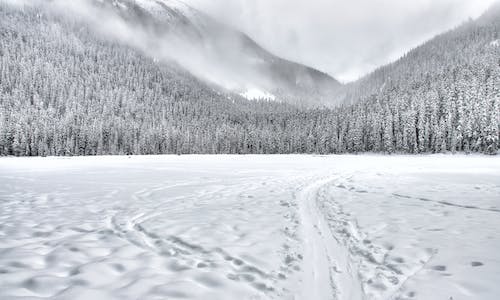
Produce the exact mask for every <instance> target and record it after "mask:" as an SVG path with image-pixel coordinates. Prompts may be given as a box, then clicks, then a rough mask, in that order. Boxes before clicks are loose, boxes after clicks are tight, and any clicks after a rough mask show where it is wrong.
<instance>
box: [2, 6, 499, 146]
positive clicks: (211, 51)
mask: <svg viewBox="0 0 500 300" xmlns="http://www.w3.org/2000/svg"><path fill="white" fill-rule="evenodd" d="M0 15H1V18H0V36H1V39H0V97H1V106H0V155H96V154H162V153H345V152H366V151H373V152H390V153H392V152H404V153H428V152H447V151H452V152H455V151H465V152H471V151H474V152H487V153H496V152H497V149H498V143H499V125H498V124H499V101H500V100H499V94H500V93H499V87H498V82H500V75H499V73H500V71H499V61H500V51H499V48H498V39H499V33H498V32H499V27H500V26H499V21H498V20H499V19H500V17H499V16H500V15H499V9H498V5H496V6H494V7H492V8H491V9H490V10H489V11H488V12H487V13H485V14H484V15H483V16H482V17H481V18H479V19H478V20H476V21H471V22H468V23H465V24H463V25H462V26H460V27H458V28H456V29H454V30H451V31H449V32H447V33H444V34H442V35H440V36H438V37H436V38H434V39H433V40H431V41H429V42H427V43H425V44H423V45H422V46H420V47H418V48H416V49H414V50H412V51H410V52H409V53H408V54H407V55H406V56H405V57H403V58H401V59H400V60H398V61H397V62H395V63H393V64H390V65H388V66H384V67H382V68H380V69H378V70H377V71H375V72H373V73H372V74H369V75H367V76H366V77H364V78H362V79H360V80H359V81H356V82H354V83H351V84H348V85H341V84H339V83H338V82H337V81H336V80H335V79H333V78H331V77H330V76H328V75H327V74H324V73H321V72H319V71H317V70H314V69H312V68H309V67H307V66H303V65H300V64H296V63H293V62H290V61H287V60H284V59H281V58H279V57H277V56H275V55H273V54H271V53H269V52H268V51H266V50H265V49H263V48H262V47H260V46H259V45H258V44H257V43H255V42H254V41H253V40H251V39H250V38H249V37H248V36H246V35H245V34H243V33H241V32H239V31H237V30H233V29H232V28H229V27H228V26H226V25H223V24H220V23H219V22H217V21H216V20H214V19H212V18H210V17H208V16H206V15H205V14H203V13H201V12H199V11H197V10H195V9H193V8H191V7H189V6H187V5H185V4H184V3H183V2H180V1H176V0H168V1H166V0H164V1H155V0H140V1H133V0H75V1H62V0H52V1H49V0H46V1H45V0H33V1H24V2H20V1H13V0H2V1H0ZM245 98H252V99H255V101H248V100H247V99H245ZM259 98H261V99H260V100H259ZM270 100H274V101H270ZM325 106H326V107H328V108H326V107H325ZM321 107H322V108H321Z"/></svg>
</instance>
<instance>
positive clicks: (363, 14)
mask: <svg viewBox="0 0 500 300" xmlns="http://www.w3.org/2000/svg"><path fill="white" fill-rule="evenodd" d="M185 1H186V2H187V3H189V4H191V5H193V6H195V7H197V8H200V9H202V10H204V11H206V12H207V13H209V14H211V15H213V16H214V17H216V18H217V19H219V20H221V21H223V22H225V23H228V24H230V25H233V26H236V27H237V28H239V29H240V30H243V31H244V32H246V33H248V34H249V35H250V36H252V37H253V38H254V39H256V40H257V41H258V42H259V43H260V44H262V45H263V46H265V47H266V48H268V49H269V50H271V51H273V52H274V53H276V54H278V55H280V56H283V57H285V58H289V59H292V60H295V61H298V62H301V63H305V64H308V65H311V66H313V67H316V68H318V69H320V70H322V71H326V72H328V73H329V74H331V75H333V76H335V77H336V78H337V79H339V80H341V81H344V82H345V81H351V80H355V79H357V78H358V77H360V76H362V75H364V74H366V73H368V72H370V71H372V70H373V69H375V68H376V67H378V66H381V65H384V64H386V63H388V62H390V61H392V60H395V59H397V58H398V57H400V56H402V55H403V54H404V53H405V52H407V51H408V50H409V49H411V48H412V47H415V46H417V45H419V44H420V43H422V42H423V41H425V40H427V39H429V38H431V37H432V36H434V35H436V34H438V33H440V32H442V31H445V30H447V29H450V28H452V27H454V26H456V25H458V24H460V23H461V22H463V21H464V20H466V19H467V18H469V17H473V18H474V17H477V16H479V15H480V14H481V13H482V12H484V11H485V10H486V9H487V8H488V6H490V5H491V4H492V3H493V2H495V0H412V1H409V0H349V1H347V0H185Z"/></svg>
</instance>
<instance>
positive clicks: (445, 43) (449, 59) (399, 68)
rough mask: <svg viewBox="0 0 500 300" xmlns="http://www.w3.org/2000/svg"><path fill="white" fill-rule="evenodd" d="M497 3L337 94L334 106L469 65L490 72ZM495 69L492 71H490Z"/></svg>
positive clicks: (437, 77) (499, 19)
mask: <svg viewBox="0 0 500 300" xmlns="http://www.w3.org/2000/svg"><path fill="white" fill-rule="evenodd" d="M499 22H500V1H497V2H495V4H494V5H493V6H491V7H490V8H489V9H488V10H487V11H486V12H485V13H484V14H483V15H482V16H481V17H480V18H478V19H477V20H469V21H467V22H465V23H463V24H462V25H460V26H458V27H457V28H455V29H452V30H449V31H447V32H444V33H442V34H440V35H438V36H436V37H435V38H433V39H431V40H429V41H427V42H425V43H423V44H422V45H420V46H418V47H416V48H415V49H412V50H410V51H409V52H408V53H406V54H405V55H404V56H403V57H401V58H400V59H398V60H397V61H395V62H393V63H389V64H387V65H385V66H382V67H380V68H378V69H377V70H375V71H374V72H372V73H370V74H368V75H366V76H364V77H362V78H361V79H359V80H357V81H355V82H352V83H349V84H346V85H344V86H342V87H341V88H339V89H337V90H336V95H335V100H336V101H334V102H338V103H356V102H358V101H360V100H363V99H367V98H369V97H371V96H374V95H381V94H383V93H387V92H388V91H390V90H391V89H394V88H395V87H399V88H403V87H405V88H408V89H410V88H411V87H408V85H409V84H410V83H414V82H420V83H423V82H426V81H435V80H437V81H442V80H443V79H445V78H446V77H447V75H449V73H450V72H451V70H456V71H457V72H461V71H463V70H460V69H464V68H465V69H467V68H469V67H470V66H471V65H477V66H478V67H480V68H487V69H490V68H493V67H494V66H495V63H496V61H497V59H498V47H496V46H495V45H496V43H497V41H498V39H499V36H498V34H499V33H498V27H499ZM493 69H495V68H493Z"/></svg>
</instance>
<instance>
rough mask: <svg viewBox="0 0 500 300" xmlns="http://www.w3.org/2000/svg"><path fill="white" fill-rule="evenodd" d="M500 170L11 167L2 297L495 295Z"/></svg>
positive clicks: (397, 165)
mask: <svg viewBox="0 0 500 300" xmlns="http://www.w3.org/2000/svg"><path fill="white" fill-rule="evenodd" d="M499 214H500V158H498V157H486V156H462V155H454V156H446V155H434V156H411V157H410V156H395V157H391V156H301V155H294V156H148V157H144V156H143V157H140V156H139V157H85V158H2V159H0V245H1V246H0V299H21V298H23V299H41V298H50V299H318V300H323V299H324V300H327V299H426V300H429V299H430V300H433V299H482V300H485V299H486V300H488V299H492V300H493V299H497V298H498V295H499V294H500V287H499V285H498V282H500V271H499V270H500V253H499V252H498V249H500V236H499V234H498V227H499V225H500V223H499V222H500V221H499V220H500V218H499V217H500V215H499Z"/></svg>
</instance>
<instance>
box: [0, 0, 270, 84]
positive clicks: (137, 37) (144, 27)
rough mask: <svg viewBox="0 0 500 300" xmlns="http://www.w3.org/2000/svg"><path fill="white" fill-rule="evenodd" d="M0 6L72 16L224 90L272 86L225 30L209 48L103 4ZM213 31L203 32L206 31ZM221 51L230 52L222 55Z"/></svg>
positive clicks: (35, 0) (36, 1)
mask: <svg viewBox="0 0 500 300" xmlns="http://www.w3.org/2000/svg"><path fill="white" fill-rule="evenodd" d="M0 1H4V2H7V3H12V4H15V5H19V6H23V5H40V6H44V7H45V9H48V10H50V11H51V12H53V13H56V14H62V15H64V16H66V17H67V16H71V17H72V18H75V19H76V20H77V21H80V22H84V23H86V24H87V25H88V26H90V28H91V29H93V30H94V31H95V32H96V33H97V34H99V35H102V36H104V37H105V38H106V39H109V40H113V41H116V42H118V43H121V44H124V45H128V46H130V47H132V48H134V49H136V50H138V51H140V52H142V53H143V54H144V55H145V56H147V57H150V58H152V59H154V60H155V61H158V62H160V63H161V62H164V63H167V64H169V65H170V66H171V65H172V63H175V64H177V65H179V66H181V67H182V68H183V69H185V70H187V71H189V73H191V74H193V75H194V76H196V77H198V78H200V79H202V80H204V81H206V82H209V83H213V84H215V85H218V86H221V87H223V88H226V89H228V90H238V91H239V90H241V91H244V90H246V89H252V88H263V86H266V87H269V86H271V85H272V83H270V82H267V79H266V78H263V77H262V76H260V74H258V73H257V72H256V71H255V70H254V69H252V68H251V67H249V65H250V64H251V63H252V62H247V61H242V60H241V58H242V57H241V55H240V53H242V52H243V49H242V47H243V46H242V45H241V41H240V40H238V39H237V38H236V37H235V36H234V35H233V34H231V33H232V32H229V31H228V32H224V31H217V36H218V39H217V41H216V43H211V44H208V42H210V41H207V40H203V39H200V37H199V36H197V32H193V31H190V30H191V29H192V28H189V27H187V28H176V30H171V31H170V30H167V29H166V28H167V27H165V26H162V27H159V26H155V25H152V24H154V23H152V22H151V21H152V20H133V19H130V18H128V17H129V16H128V15H127V19H126V18H124V17H123V16H122V15H120V14H119V13H118V10H117V9H116V8H112V7H111V6H109V5H108V6H107V7H104V6H100V5H96V3H101V4H102V3H106V2H105V1H101V0H97V1H99V2H96V1H91V0H72V1H67V0H52V1H45V0H30V1H23V2H22V3H21V2H17V0H0ZM118 6H119V5H118ZM156 25H157V24H156ZM209 25H210V24H209ZM160 28H161V29H160ZM217 29H218V28H211V27H210V26H208V27H207V30H217ZM221 49H230V50H231V51H224V53H222V52H221Z"/></svg>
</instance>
